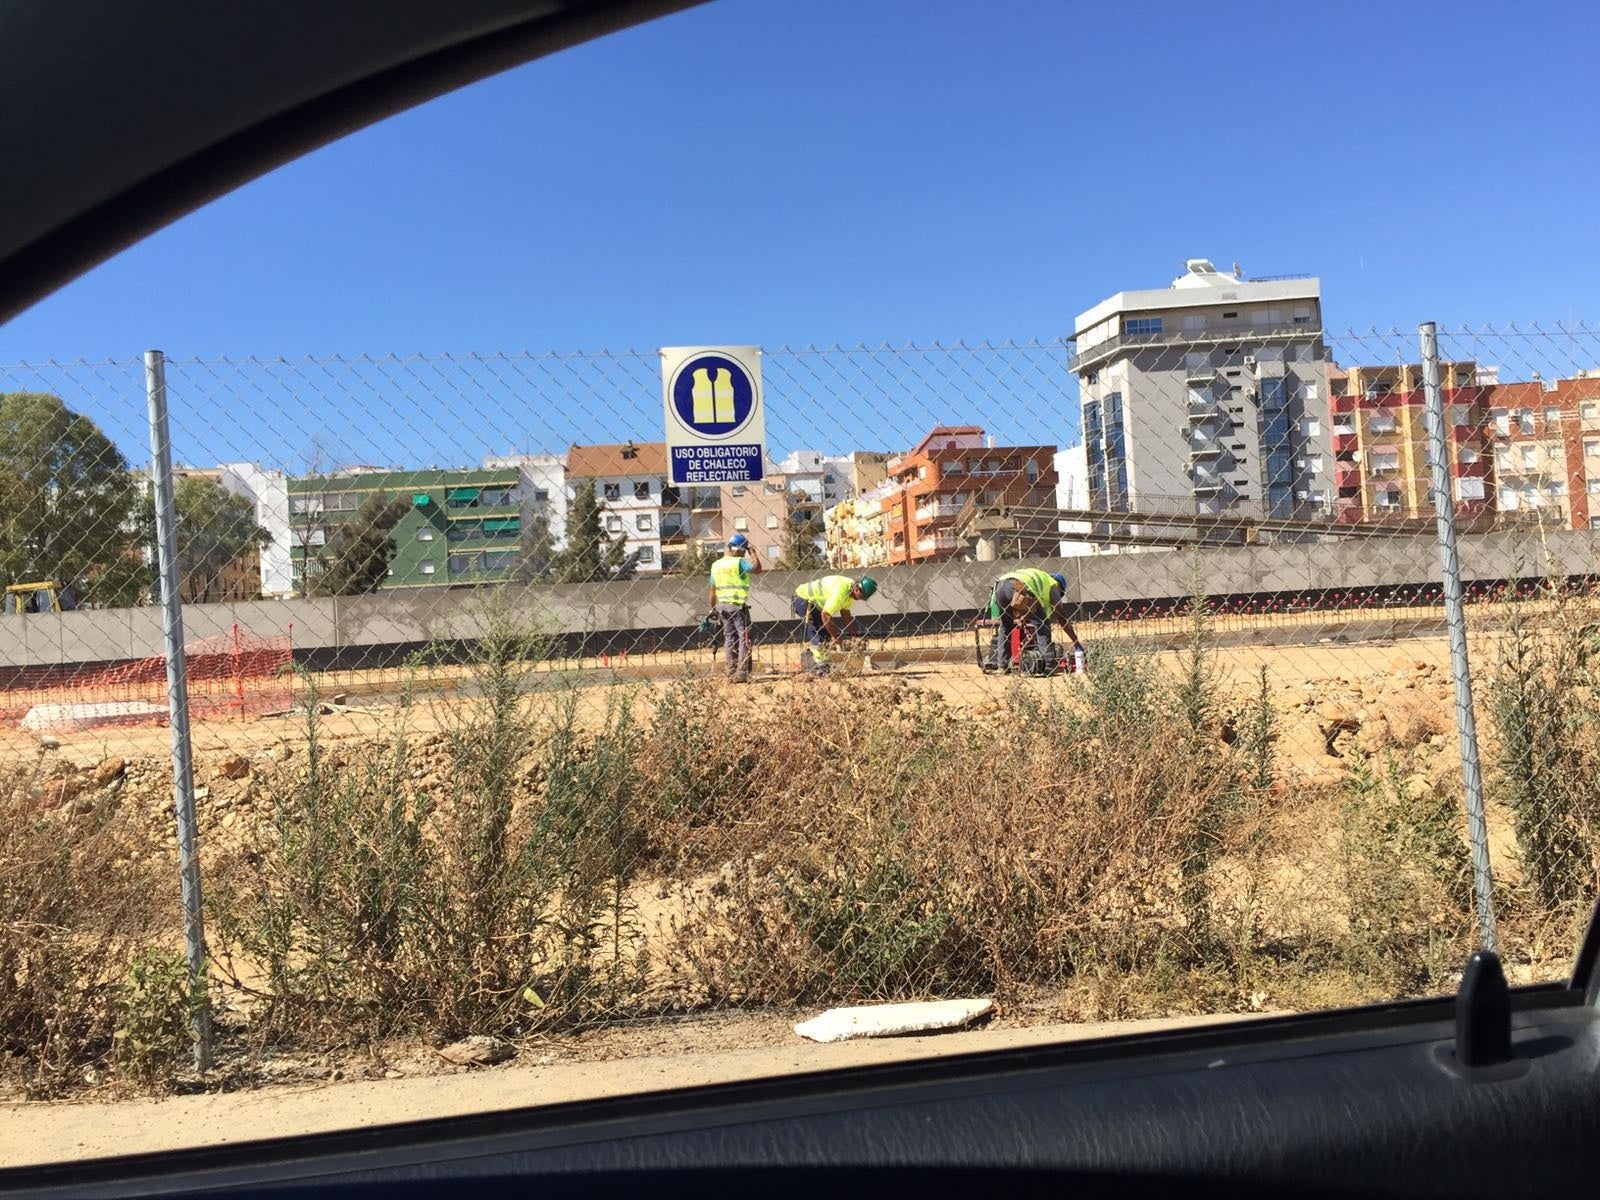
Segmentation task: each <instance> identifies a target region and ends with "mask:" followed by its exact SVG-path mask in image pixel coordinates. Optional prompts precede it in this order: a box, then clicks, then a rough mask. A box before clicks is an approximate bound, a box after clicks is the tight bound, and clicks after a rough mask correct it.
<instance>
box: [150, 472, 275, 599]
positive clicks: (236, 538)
mask: <svg viewBox="0 0 1600 1200" xmlns="http://www.w3.org/2000/svg"><path fill="white" fill-rule="evenodd" d="M172 498H173V506H174V507H175V508H176V509H177V510H178V529H177V541H178V575H179V581H180V582H179V590H180V593H181V594H182V595H185V596H189V597H191V598H193V599H195V600H198V601H206V600H210V599H213V598H214V597H215V594H216V593H218V592H219V591H220V590H221V584H222V579H221V576H222V572H223V571H225V570H227V568H228V564H229V563H231V562H233V561H234V560H235V559H237V558H239V557H241V556H242V555H245V554H248V553H249V552H250V550H251V549H256V550H261V549H265V548H266V546H267V545H268V544H269V543H270V542H271V541H272V533H271V531H269V530H267V529H265V528H263V527H262V526H260V525H258V524H256V518H255V509H254V507H253V506H252V505H251V503H250V501H249V500H248V499H246V498H245V497H243V496H236V495H234V494H233V493H232V492H230V491H228V489H227V488H225V487H223V486H222V485H221V484H220V483H218V482H217V481H216V480H215V479H211V478H209V477H207V476H204V475H190V476H188V477H186V478H183V479H180V480H178V482H177V485H176V486H175V487H174V488H173V490H172ZM149 503H150V501H149V500H148V499H147V500H146V504H149ZM153 520H154V518H153V516H152V518H151V521H152V524H153Z"/></svg>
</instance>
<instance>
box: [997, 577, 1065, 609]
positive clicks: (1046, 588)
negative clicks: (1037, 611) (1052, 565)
mask: <svg viewBox="0 0 1600 1200" xmlns="http://www.w3.org/2000/svg"><path fill="white" fill-rule="evenodd" d="M1000 578H1001V579H1015V580H1016V581H1017V582H1018V583H1020V584H1021V585H1022V586H1023V587H1025V588H1027V589H1028V595H1030V596H1032V597H1033V598H1034V599H1035V600H1037V601H1038V602H1039V607H1040V608H1041V609H1043V610H1044V614H1045V615H1046V616H1049V615H1050V592H1051V591H1052V590H1053V589H1054V588H1055V586H1056V581H1055V580H1054V579H1051V578H1050V572H1049V571H1041V570H1039V568H1038V567H1022V568H1019V569H1018V570H1015V571H1008V572H1006V573H1005V574H1004V575H1002V576H1000Z"/></svg>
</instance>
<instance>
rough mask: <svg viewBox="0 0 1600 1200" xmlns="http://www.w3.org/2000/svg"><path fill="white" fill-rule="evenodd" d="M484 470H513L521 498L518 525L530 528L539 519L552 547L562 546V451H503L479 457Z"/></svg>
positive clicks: (564, 527) (564, 484)
mask: <svg viewBox="0 0 1600 1200" xmlns="http://www.w3.org/2000/svg"><path fill="white" fill-rule="evenodd" d="M483 466H484V469H485V470H487V471H505V470H511V471H515V472H517V477H518V484H517V491H518V494H519V495H520V497H521V501H522V527H523V529H524V530H528V529H532V528H533V527H534V525H535V524H536V522H537V521H538V520H540V519H542V520H544V521H545V522H547V523H548V526H549V529H550V543H551V546H552V548H554V549H557V550H559V549H562V548H563V547H565V545H566V541H567V538H566V534H567V458H566V455H564V454H507V455H502V456H499V457H489V458H486V459H484V460H483Z"/></svg>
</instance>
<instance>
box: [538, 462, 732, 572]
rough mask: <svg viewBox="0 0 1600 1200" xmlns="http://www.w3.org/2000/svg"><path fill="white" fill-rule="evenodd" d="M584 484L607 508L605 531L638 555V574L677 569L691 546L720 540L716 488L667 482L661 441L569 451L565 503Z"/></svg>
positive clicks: (720, 516)
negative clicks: (591, 487)
mask: <svg viewBox="0 0 1600 1200" xmlns="http://www.w3.org/2000/svg"><path fill="white" fill-rule="evenodd" d="M585 479H592V480H594V485H595V492H596V494H597V495H598V497H599V499H600V502H601V503H602V504H603V505H604V506H605V508H606V515H605V518H604V520H605V529H606V532H607V533H608V534H610V535H611V536H612V537H613V538H616V537H621V538H624V539H625V540H626V541H627V545H628V550H629V551H630V552H632V553H636V554H637V555H638V556H639V571H640V573H641V574H649V573H653V572H660V571H672V570H676V569H677V566H678V563H679V561H680V559H681V558H682V556H683V552H684V551H685V550H686V549H687V548H688V545H689V543H690V542H691V541H698V542H704V543H714V542H717V541H720V540H721V539H722V537H723V532H722V493H721V491H720V489H718V488H715V487H687V486H685V487H674V486H672V485H670V484H669V483H667V447H666V443H664V442H622V443H615V442H613V443H605V444H600V445H587V446H572V447H570V448H569V449H568V450H567V459H566V481H565V489H564V490H565V495H566V498H567V500H568V502H570V501H571V499H572V497H573V495H574V489H575V488H576V486H577V485H578V484H579V483H580V482H581V481H583V480H585Z"/></svg>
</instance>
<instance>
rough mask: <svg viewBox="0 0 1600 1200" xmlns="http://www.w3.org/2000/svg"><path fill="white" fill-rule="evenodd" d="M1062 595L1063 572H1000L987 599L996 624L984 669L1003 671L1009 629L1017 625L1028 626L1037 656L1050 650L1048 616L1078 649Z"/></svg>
mask: <svg viewBox="0 0 1600 1200" xmlns="http://www.w3.org/2000/svg"><path fill="white" fill-rule="evenodd" d="M1066 596H1067V577H1066V576H1065V575H1061V574H1051V573H1050V572H1049V571H1041V570H1040V569H1039V568H1038V567H1018V568H1017V569H1016V570H1015V571H1007V572H1006V573H1005V574H1004V575H1002V576H1000V578H999V579H997V580H996V581H995V585H994V594H993V595H992V596H991V597H990V599H989V616H990V617H991V618H992V619H994V620H998V621H999V622H1000V626H999V628H998V629H996V630H995V635H994V650H993V652H992V653H991V654H990V656H989V661H988V662H987V663H985V664H984V669H985V670H991V671H1005V670H1006V669H1007V668H1008V667H1009V666H1010V665H1011V631H1012V630H1013V629H1015V628H1016V627H1017V626H1018V625H1021V626H1022V627H1023V629H1025V630H1026V629H1028V628H1029V627H1030V626H1031V627H1032V630H1033V636H1034V644H1035V645H1036V646H1037V647H1038V653H1039V656H1040V657H1041V658H1044V657H1047V656H1048V655H1049V654H1050V622H1051V620H1052V619H1054V620H1055V621H1056V622H1057V623H1059V624H1060V626H1061V629H1062V632H1064V633H1065V634H1066V635H1067V637H1068V638H1070V639H1071V641H1072V648H1073V649H1074V650H1082V649H1083V643H1082V642H1080V641H1079V640H1078V631H1077V630H1075V629H1074V628H1073V627H1072V621H1071V619H1070V618H1069V617H1068V616H1067V608H1066Z"/></svg>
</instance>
